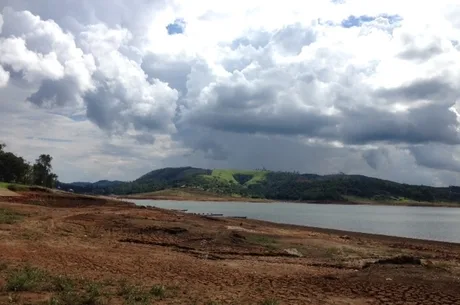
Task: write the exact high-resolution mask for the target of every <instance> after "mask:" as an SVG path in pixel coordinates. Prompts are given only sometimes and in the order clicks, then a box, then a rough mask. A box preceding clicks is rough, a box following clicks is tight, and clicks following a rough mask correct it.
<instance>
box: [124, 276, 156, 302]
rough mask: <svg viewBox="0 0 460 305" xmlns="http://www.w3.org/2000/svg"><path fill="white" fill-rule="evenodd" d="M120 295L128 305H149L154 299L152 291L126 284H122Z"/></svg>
mask: <svg viewBox="0 0 460 305" xmlns="http://www.w3.org/2000/svg"><path fill="white" fill-rule="evenodd" d="M118 295H119V296H121V297H122V298H123V299H124V301H125V304H126V305H138V304H140V305H143V304H149V303H150V301H151V299H152V295H151V294H150V291H147V290H145V289H143V288H141V287H139V286H135V285H130V284H128V283H126V282H123V283H122V285H121V287H120V289H119V291H118Z"/></svg>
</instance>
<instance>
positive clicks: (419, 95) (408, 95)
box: [376, 78, 460, 104]
mask: <svg viewBox="0 0 460 305" xmlns="http://www.w3.org/2000/svg"><path fill="white" fill-rule="evenodd" d="M376 96H378V97H383V98H386V99H387V100H389V101H398V100H407V101H417V100H429V101H437V102H442V103H447V104H452V103H454V102H455V100H456V99H457V98H458V97H460V92H459V90H458V89H457V88H454V87H452V85H451V84H449V83H448V82H447V81H445V80H442V79H436V78H434V79H419V80H415V81H413V82H412V83H410V84H408V85H405V86H401V87H399V88H396V89H380V90H377V92H376Z"/></svg>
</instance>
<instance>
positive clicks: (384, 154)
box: [362, 148, 389, 170]
mask: <svg viewBox="0 0 460 305" xmlns="http://www.w3.org/2000/svg"><path fill="white" fill-rule="evenodd" d="M388 154H389V153H388V150H387V149H384V148H380V149H370V150H365V151H364V152H363V154H362V156H363V158H364V160H366V163H367V164H368V165H369V166H370V167H372V168H373V169H374V170H378V169H380V166H382V165H383V164H384V163H386V162H388V160H389V157H388Z"/></svg>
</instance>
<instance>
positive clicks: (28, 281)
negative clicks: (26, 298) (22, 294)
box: [5, 266, 50, 292]
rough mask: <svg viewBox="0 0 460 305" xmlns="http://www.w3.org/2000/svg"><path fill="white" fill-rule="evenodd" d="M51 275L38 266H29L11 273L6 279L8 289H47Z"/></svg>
mask: <svg viewBox="0 0 460 305" xmlns="http://www.w3.org/2000/svg"><path fill="white" fill-rule="evenodd" d="M49 278H50V277H49V275H48V274H47V273H46V272H44V271H42V270H40V269H37V268H32V267H29V266H26V267H24V268H23V269H18V270H15V271H13V272H12V273H10V274H9V275H8V277H7V279H6V287H5V288H6V290H7V291H15V292H17V291H39V290H46V289H45V288H46V287H45V286H47V284H48V280H49Z"/></svg>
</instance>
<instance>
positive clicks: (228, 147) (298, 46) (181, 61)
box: [0, 0, 460, 185]
mask: <svg viewBox="0 0 460 305" xmlns="http://www.w3.org/2000/svg"><path fill="white" fill-rule="evenodd" d="M0 10H1V11H0V93H1V96H2V99H1V100H0V110H1V113H2V114H1V115H2V117H1V119H2V126H7V125H6V124H8V126H9V128H10V129H14V130H16V132H12V133H11V134H8V135H5V137H6V139H7V140H8V144H10V146H11V147H14V148H15V149H17V150H18V152H24V151H26V150H27V149H29V150H30V149H33V150H35V149H43V150H46V151H49V152H50V153H51V154H53V155H55V156H56V157H55V159H56V162H58V164H59V169H60V170H61V171H62V173H63V174H62V175H64V176H65V179H67V180H81V179H82V178H83V177H86V178H87V177H91V176H92V175H94V179H91V178H87V179H90V180H97V179H98V178H116V179H132V178H135V177H136V176H137V175H140V174H142V173H143V172H146V171H148V170H150V169H153V168H154V167H158V166H160V165H167V166H175V165H196V166H203V167H245V168H257V167H261V166H265V167H267V168H271V169H277V170H300V171H305V172H318V173H333V172H340V171H342V172H346V173H360V174H368V175H373V176H379V177H382V178H387V179H397V180H398V181H405V182H414V183H426V184H433V185H446V184H453V183H457V181H458V180H459V177H457V173H458V172H459V170H458V165H456V161H457V160H458V159H459V158H460V153H459V151H458V150H457V149H456V145H458V144H460V137H459V135H460V117H459V111H460V107H459V105H460V104H459V103H460V83H459V82H458V80H459V79H460V44H459V42H458V37H459V36H460V23H459V22H458V20H460V9H459V8H458V5H457V4H456V2H455V1H454V0H438V1H431V0H430V1H425V2H423V3H418V4H417V10H414V9H413V6H412V5H407V4H404V3H401V2H400V1H395V0H391V1H385V2H381V3H375V2H373V3H370V2H368V1H364V0H347V1H329V0H324V1H319V2H318V3H315V6H311V5H309V4H307V3H304V2H299V1H291V0H287V1H283V2H276V3H275V2H272V3H267V2H266V1H260V0H249V1H244V2H221V1H217V2H216V1H204V0H203V1H196V2H193V3H192V2H190V3H188V2H180V1H163V0H156V1H148V0H141V1H137V2H136V5H133V4H132V2H130V1H127V0H116V1H108V0H91V1H90V0H82V1H71V0H51V1H48V5H46V6H44V5H43V4H40V3H39V2H38V1H32V0H14V1H13V0H0ZM40 117H42V118H43V120H45V118H46V120H47V121H46V122H47V125H41V124H36V122H38V121H40ZM13 118H15V119H13ZM60 125H62V126H63V127H62V128H61V127H59V126H60ZM47 126H48V127H47ZM53 128H55V129H58V130H53ZM82 130H85V132H83V131H82ZM66 134H67V136H66ZM16 137H18V138H16ZM19 138H22V140H21V139H19ZM0 140H1V139H0ZM26 140H27V141H26ZM5 141H6V140H5ZM81 141H84V142H85V143H87V144H86V145H85V148H86V151H85V150H81V149H80V148H76V147H77V146H78V145H81V143H82V142H81ZM76 151H78V152H79V155H78V157H76V156H75V152H76ZM105 157H106V159H104V158H105ZM71 158H76V160H77V161H75V162H77V163H79V162H80V161H78V160H85V158H86V160H88V162H90V163H91V164H92V166H87V167H84V168H85V170H84V173H79V169H78V167H75V166H71V165H70V164H71V162H70V161H69V160H70V159H71ZM64 160H65V161H64ZM81 162H83V161H81ZM260 163H263V164H260ZM64 164H67V165H68V167H69V168H72V170H68V169H67V170H63V169H64V168H65V166H64ZM128 167H129V169H128ZM103 168H106V170H101V169H103ZM107 168H108V169H109V170H107ZM112 168H116V170H113V171H110V169H112ZM122 173H129V175H128V176H126V175H124V174H122ZM110 175H115V177H109V176H110Z"/></svg>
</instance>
